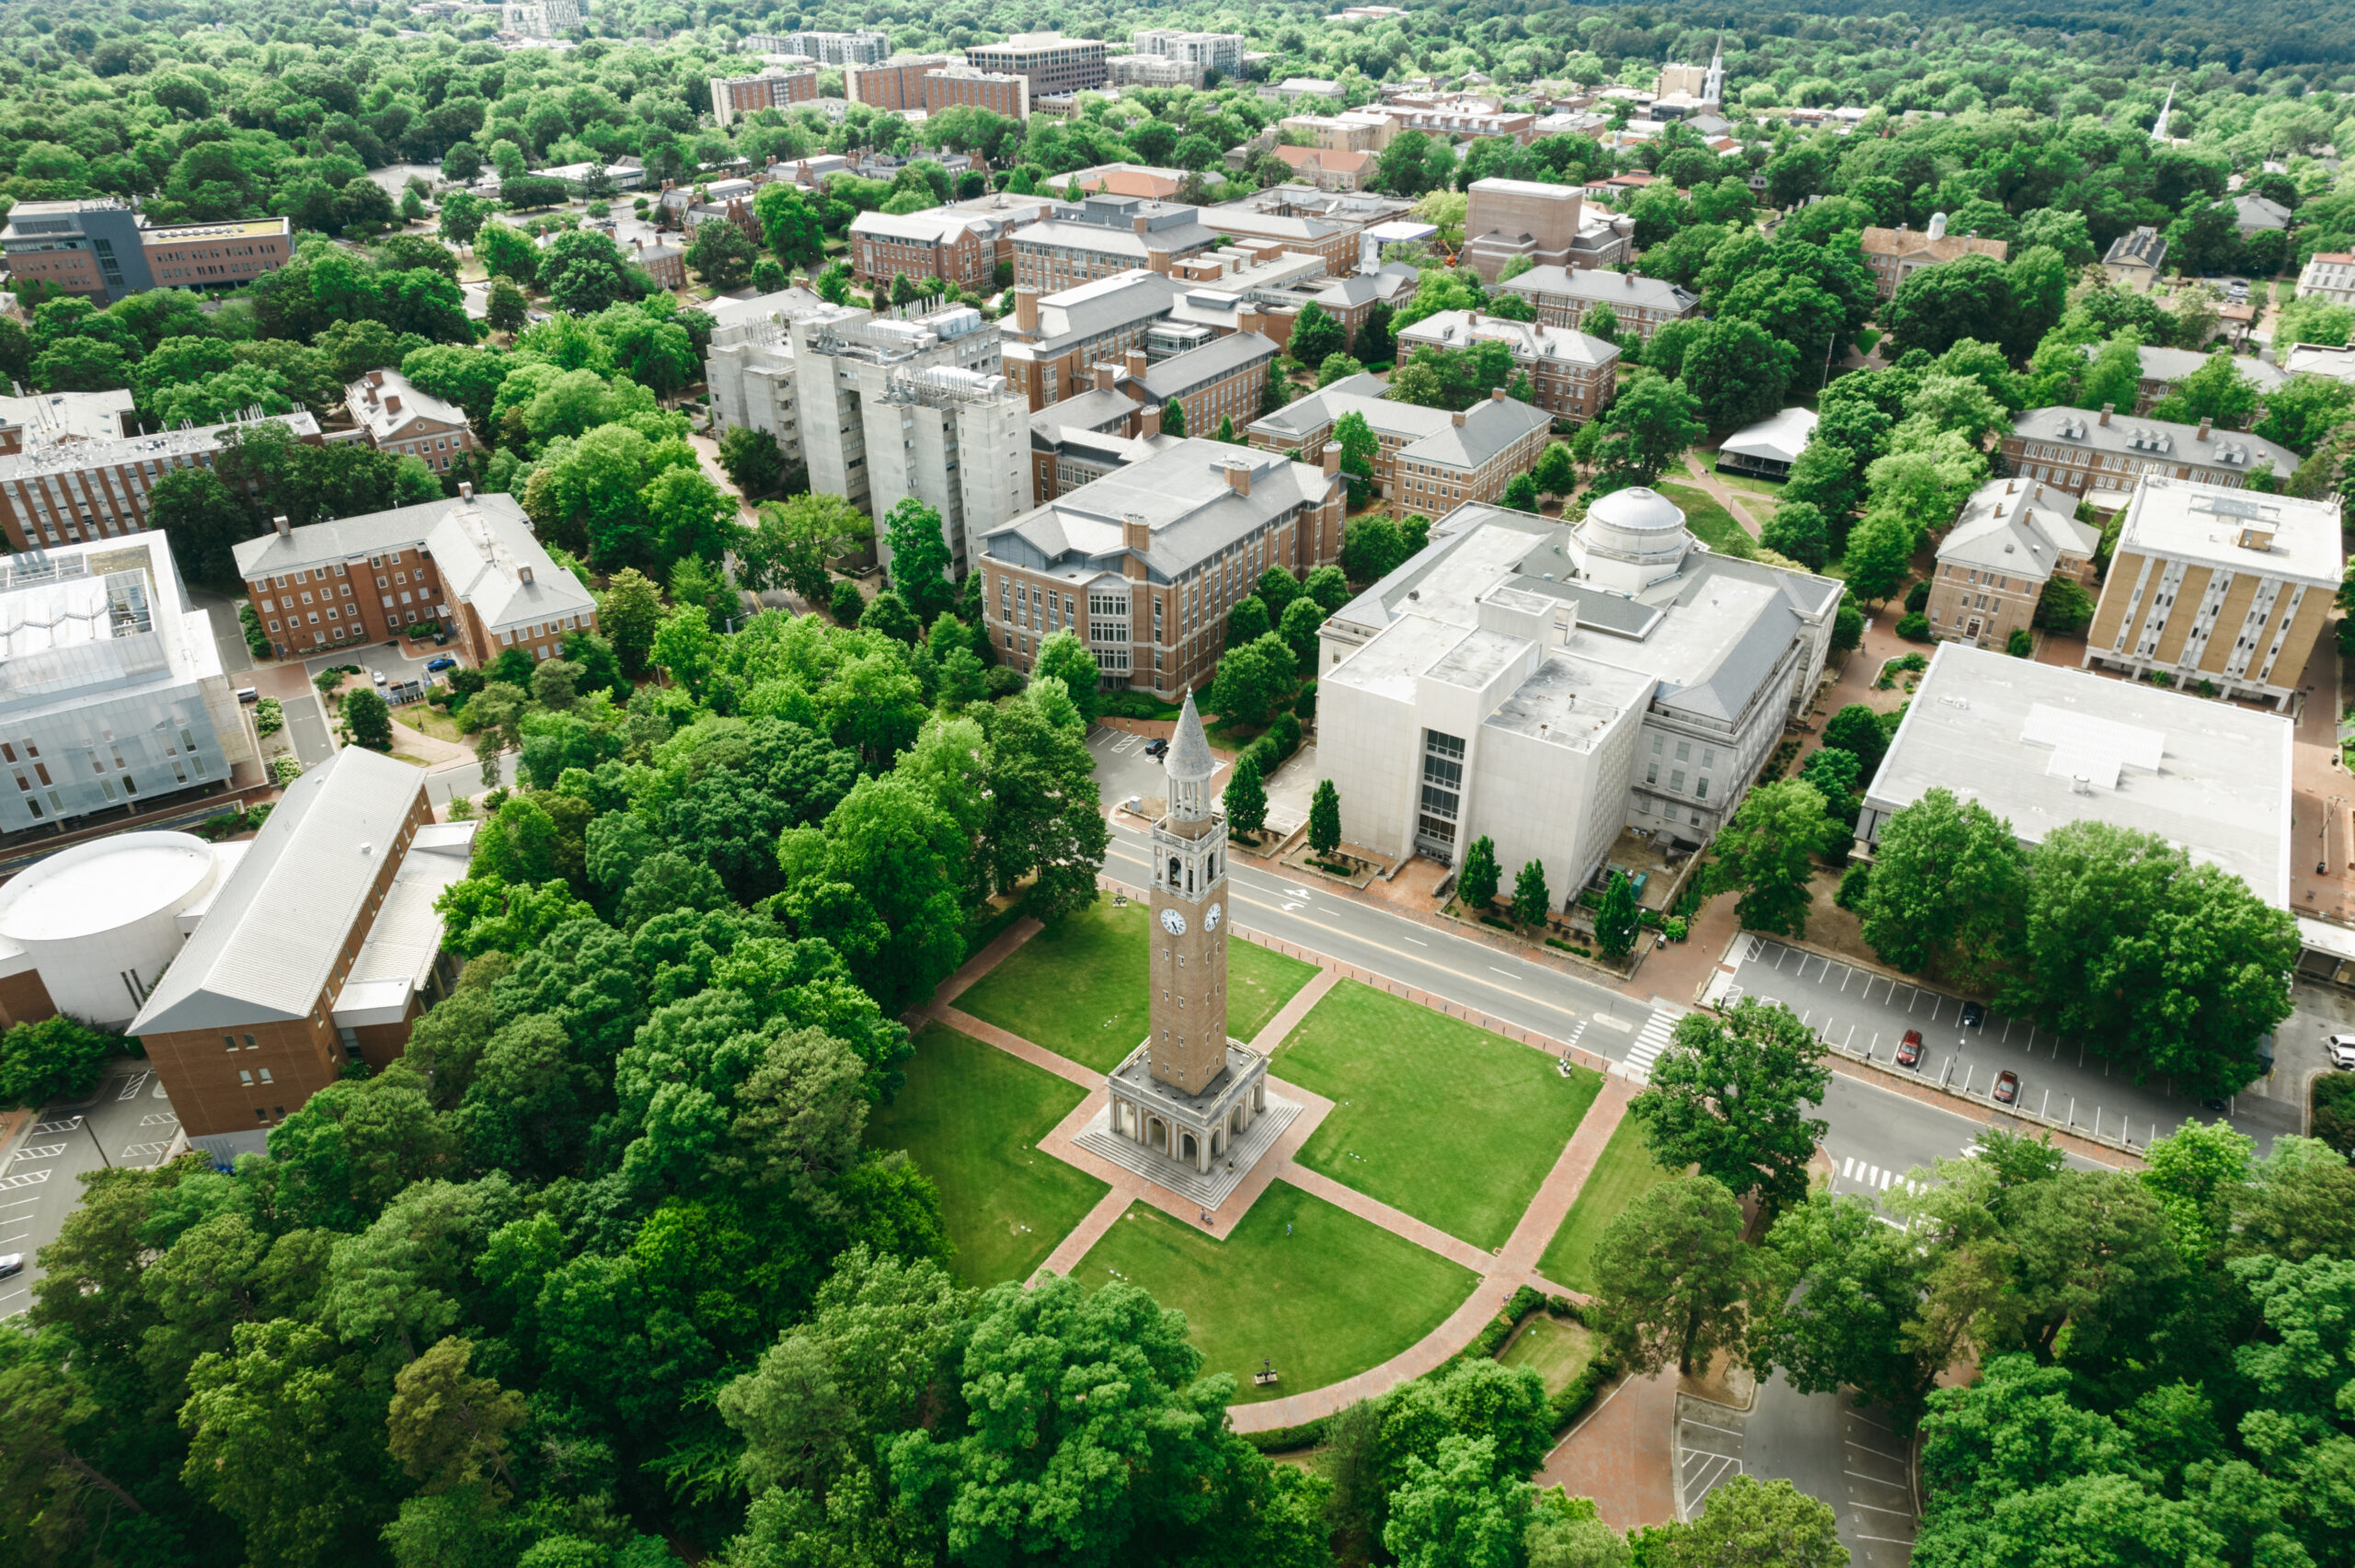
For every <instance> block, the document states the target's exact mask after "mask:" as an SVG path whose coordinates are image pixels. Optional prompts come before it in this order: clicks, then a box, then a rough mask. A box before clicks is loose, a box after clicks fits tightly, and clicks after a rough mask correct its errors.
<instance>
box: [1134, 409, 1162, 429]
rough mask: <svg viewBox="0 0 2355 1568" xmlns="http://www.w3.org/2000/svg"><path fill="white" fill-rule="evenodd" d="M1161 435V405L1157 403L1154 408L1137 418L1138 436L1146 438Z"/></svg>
mask: <svg viewBox="0 0 2355 1568" xmlns="http://www.w3.org/2000/svg"><path fill="white" fill-rule="evenodd" d="M1160 433H1161V405H1160V404H1158V403H1156V404H1155V405H1154V406H1152V407H1150V408H1148V409H1146V410H1145V411H1144V412H1143V413H1142V414H1140V415H1138V416H1137V434H1138V435H1139V436H1140V437H1144V436H1157V435H1159V434H1160Z"/></svg>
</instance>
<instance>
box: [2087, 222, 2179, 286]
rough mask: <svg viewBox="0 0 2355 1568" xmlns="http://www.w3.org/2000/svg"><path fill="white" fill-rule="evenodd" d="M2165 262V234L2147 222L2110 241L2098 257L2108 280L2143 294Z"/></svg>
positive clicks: (2155, 280) (2157, 277)
mask: <svg viewBox="0 0 2355 1568" xmlns="http://www.w3.org/2000/svg"><path fill="white" fill-rule="evenodd" d="M2166 264H2167V238H2166V235H2163V234H2161V233H2159V231H2158V230H2156V229H2154V228H2153V227H2152V226H2151V225H2150V224H2148V223H2145V224H2143V225H2142V227H2141V228H2138V229H2136V230H2134V231H2133V232H2132V233H2131V234H2123V235H2119V236H2118V237H2117V238H2116V239H2114V240H2112V241H2110V242H2109V248H2108V250H2107V251H2105V252H2103V253H2102V258H2101V269H2102V271H2103V273H2104V274H2105V275H2107V276H2108V279H2109V280H2110V281H2111V282H2113V283H2115V284H2117V285H2118V286H2119V288H2121V289H2139V290H2141V291H2142V292H2143V293H2146V294H2147V293H2149V292H2151V290H2152V289H2153V288H2154V287H2155V286H2156V285H2157V283H2158V280H2159V274H2160V273H2161V272H2163V271H2165V269H2166Z"/></svg>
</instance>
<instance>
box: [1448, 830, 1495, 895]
mask: <svg viewBox="0 0 2355 1568" xmlns="http://www.w3.org/2000/svg"><path fill="white" fill-rule="evenodd" d="M1503 880H1504V873H1503V872H1502V871H1501V870H1500V869H1499V867H1498V865H1497V842H1496V841H1495V840H1494V839H1491V838H1489V837H1488V835H1487V834H1485V833H1483V834H1482V835H1481V836H1480V837H1478V838H1476V839H1475V840H1473V841H1472V847H1471V848H1470V849H1468V850H1465V852H1464V869H1463V870H1462V871H1461V872H1459V873H1457V875H1456V878H1455V892H1456V897H1458V898H1462V899H1463V900H1464V904H1465V908H1466V909H1468V910H1471V911H1472V912H1473V913H1474V914H1479V913H1481V912H1482V911H1483V910H1487V909H1488V906H1489V905H1490V904H1493V903H1495V902H1496V901H1497V884H1498V883H1499V882H1501V881H1503Z"/></svg>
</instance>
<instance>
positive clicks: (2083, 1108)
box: [1734, 937, 2299, 1152]
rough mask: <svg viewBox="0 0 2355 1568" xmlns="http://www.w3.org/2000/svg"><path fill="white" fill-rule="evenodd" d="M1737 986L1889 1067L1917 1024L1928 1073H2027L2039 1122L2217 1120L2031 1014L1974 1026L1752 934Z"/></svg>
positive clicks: (2131, 1124) (2263, 1106) (2267, 1131)
mask: <svg viewBox="0 0 2355 1568" xmlns="http://www.w3.org/2000/svg"><path fill="white" fill-rule="evenodd" d="M1736 959H1737V965H1736V968H1735V973H1734V983H1735V984H1736V985H1737V986H1739V987H1740V988H1741V994H1743V995H1747V996H1755V997H1761V998H1763V999H1765V1000H1768V1001H1780V1002H1782V1003H1784V1004H1785V1005H1786V1006H1788V1007H1789V1008H1790V1009H1791V1010H1792V1011H1793V1012H1794V1013H1798V1015H1799V1016H1800V1017H1801V1018H1802V1019H1803V1020H1805V1021H1806V1022H1807V1023H1808V1024H1809V1025H1810V1026H1811V1027H1813V1028H1815V1029H1816V1030H1818V1031H1819V1032H1821V1033H1822V1034H1823V1035H1824V1036H1826V1037H1828V1038H1830V1039H1832V1040H1833V1041H1835V1042H1837V1043H1841V1044H1844V1045H1847V1046H1850V1047H1854V1048H1855V1049H1858V1050H1865V1051H1869V1052H1870V1053H1871V1054H1872V1055H1873V1056H1875V1057H1877V1058H1878V1059H1880V1060H1882V1061H1888V1060H1890V1058H1891V1056H1892V1055H1893V1054H1894V1052H1895V1051H1896V1049H1897V1045H1898V1042H1899V1041H1900V1040H1901V1039H1902V1038H1903V1037H1904V1035H1905V1032H1906V1031H1907V1030H1908V1029H1919V1030H1921V1031H1922V1037H1923V1041H1924V1045H1925V1046H1926V1047H1928V1048H1927V1050H1926V1051H1925V1053H1924V1057H1923V1060H1922V1066H1921V1072H1922V1075H1923V1076H1924V1078H1926V1079H1928V1080H1930V1081H1932V1082H1941V1081H1943V1082H1950V1083H1954V1084H1959V1085H1963V1086H1965V1087H1966V1088H1967V1089H1969V1090H1971V1091H1975V1092H1977V1093H1981V1094H1984V1093H1986V1092H1987V1090H1988V1088H1989V1086H1990V1085H1991V1084H1993V1082H1994V1079H1995V1075H1996V1074H1997V1073H1998V1072H2001V1071H2005V1070H2009V1071H2012V1072H2016V1073H2017V1074H2018V1075H2019V1080H2020V1106H2021V1108H2022V1109H2023V1110H2028V1111H2033V1112H2036V1113H2037V1114H2038V1115H2039V1116H2051V1117H2053V1118H2056V1119H2059V1120H2062V1121H2066V1122H2069V1123H2072V1124H2074V1125H2075V1126H2077V1127H2085V1128H2088V1129H2091V1130H2094V1131H2097V1132H2106V1133H2108V1134H2109V1135H2110V1136H2112V1137H2117V1136H2119V1135H2121V1134H2123V1135H2124V1136H2127V1137H2129V1138H2131V1139H2133V1141H2134V1142H2135V1143H2136V1144H2138V1145H2140V1144H2144V1143H2147V1142H2149V1141H2150V1140H2151V1139H2153V1138H2154V1137H2158V1136H2161V1135H2164V1134H2165V1133H2169V1132H2173V1131H2174V1130H2175V1129H2176V1128H2177V1127H2181V1126H2182V1125H2183V1124H2184V1122H2185V1121H2187V1120H2189V1119H2191V1118H2193V1117H2198V1118H2199V1119H2200V1120H2203V1121H2205V1120H2212V1119H2213V1113H2211V1112H2209V1111H2207V1110H2205V1109H2203V1108H2202V1107H2201V1106H2200V1103H2199V1102H2198V1101H2195V1100H2191V1099H2187V1098H2184V1097H2182V1096H2179V1095H2176V1094H2171V1093H2168V1092H2167V1086H2166V1084H2165V1082H2161V1081H2155V1080H2154V1081H2153V1082H2147V1083H2136V1082H2133V1081H2132V1080H2131V1079H2129V1078H2128V1077H2127V1076H2126V1075H2125V1074H2124V1073H2123V1072H2120V1071H2116V1070H2113V1069H2112V1068H2111V1066H2110V1064H2109V1063H2108V1062H2106V1061H2104V1060H2103V1059H2101V1058H2100V1057H2098V1056H2096V1055H2093V1054H2091V1053H2090V1052H2087V1051H2086V1050H2085V1048H2084V1044H2083V1042H2081V1041H2078V1040H2074V1039H2066V1038H2063V1037H2062V1036H2059V1035H2056V1034H2054V1033H2052V1032H2051V1030H2049V1029H2039V1028H2038V1027H2036V1026H2035V1025H2034V1024H2028V1023H2027V1022H2026V1021H2024V1020H2021V1019H2015V1018H2007V1017H2005V1016H2004V1015H2003V1014H2002V1013H1990V1014H1988V1016H1987V1018H1986V1021H1985V1022H1984V1023H1983V1024H1979V1025H1977V1026H1974V1027H1971V1028H1968V1029H1966V1028H1964V1027H1963V1026H1962V1024H1961V1003H1960V1002H1959V1001H1956V1000H1955V999H1954V998H1952V997H1950V996H1945V995H1941V994H1940V993H1938V992H1936V991H1934V990H1928V989H1927V988H1925V987H1922V986H1916V985H1913V984H1911V983H1909V982H1906V981H1902V980H1891V979H1888V978H1886V977H1883V976H1880V975H1876V974H1873V973H1871V972H1869V971H1867V970H1864V969H1859V968H1857V967H1855V966H1854V965H1850V964H1844V963H1842V962H1840V961H1839V960H1838V959H1836V958H1826V957H1823V956H1820V955H1817V954H1813V953H1809V952H1806V951H1804V950H1803V949H1799V948H1796V947H1792V946H1789V945H1787V944H1784V943H1781V942H1777V941H1775V939H1774V938H1772V937H1752V938H1751V939H1750V940H1749V943H1748V944H1747V945H1746V946H1744V947H1740V948H1737V950H1736ZM2231 1114H2232V1120H2233V1123H2234V1126H2235V1127H2239V1128H2240V1130H2241V1131H2243V1132H2245V1133H2246V1134H2248V1135H2249V1136H2250V1137H2251V1138H2254V1139H2257V1144H2258V1149H2259V1152H2263V1151H2264V1150H2267V1149H2269V1148H2270V1147H2271V1146H2272V1143H2273V1139H2275V1138H2277V1137H2279V1136H2280V1134H2282V1133H2285V1132H2290V1133H2294V1132H2296V1131H2297V1130H2298V1127H2299V1120H2298V1116H2297V1110H2296V1107H2295V1105H2294V1104H2292V1103H2291V1102H2289V1101H2287V1100H2282V1099H2269V1098H2265V1097H2263V1096H2258V1095H2243V1096H2241V1097H2239V1099H2238V1100H2237V1101H2236V1102H2235V1103H2234V1104H2233V1105H2232V1112H2231Z"/></svg>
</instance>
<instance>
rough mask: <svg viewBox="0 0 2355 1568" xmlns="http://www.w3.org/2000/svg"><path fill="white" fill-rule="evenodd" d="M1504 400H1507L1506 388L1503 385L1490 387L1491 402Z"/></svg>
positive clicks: (1489, 398)
mask: <svg viewBox="0 0 2355 1568" xmlns="http://www.w3.org/2000/svg"><path fill="white" fill-rule="evenodd" d="M1504 400H1505V389H1504V388H1503V387H1501V386H1492V387H1490V388H1488V401H1489V402H1491V403H1502V402H1503V401H1504Z"/></svg>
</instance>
